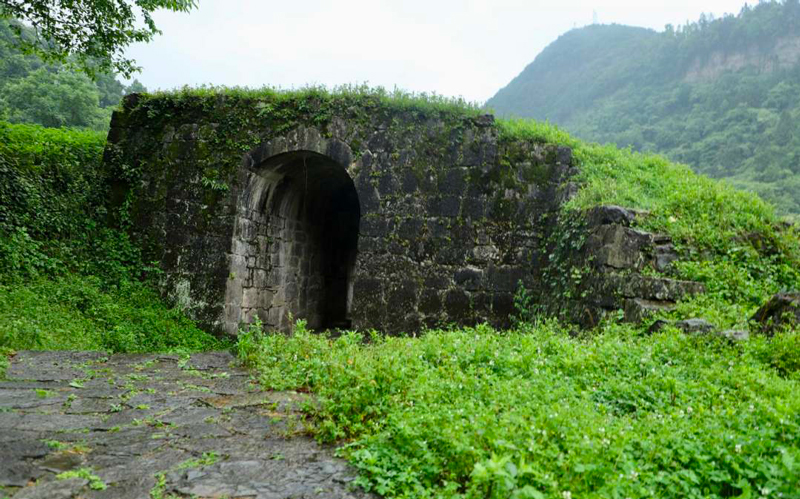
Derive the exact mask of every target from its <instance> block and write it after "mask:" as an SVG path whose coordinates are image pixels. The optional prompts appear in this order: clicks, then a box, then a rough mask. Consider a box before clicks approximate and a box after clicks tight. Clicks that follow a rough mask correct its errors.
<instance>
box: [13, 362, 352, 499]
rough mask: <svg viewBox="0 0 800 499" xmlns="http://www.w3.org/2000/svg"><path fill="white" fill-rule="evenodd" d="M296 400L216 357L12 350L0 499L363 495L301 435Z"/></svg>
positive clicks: (347, 473)
mask: <svg viewBox="0 0 800 499" xmlns="http://www.w3.org/2000/svg"><path fill="white" fill-rule="evenodd" d="M303 403H309V401H308V400H305V399H304V397H303V396H302V394H297V393H293V392H289V393H285V392H282V393H277V392H264V391H261V390H259V389H258V388H257V387H256V386H255V385H253V384H252V383H251V382H250V379H249V376H248V373H247V372H246V371H244V370H242V369H240V368H237V367H235V362H234V358H233V357H232V356H231V355H230V354H228V353H224V352H213V353H203V354H195V355H192V356H191V357H184V358H182V357H180V356H176V355H158V354H147V355H112V356H107V355H104V354H102V353H97V352H19V353H18V354H17V355H16V356H14V357H13V359H12V362H11V366H10V368H9V369H8V372H7V373H6V380H4V381H0V498H5V497H13V498H14V499H31V498H47V499H61V498H64V499H67V498H73V497H75V498H78V497H80V498H87V499H89V498H115V499H125V498H151V497H152V498H167V497H198V498H230V499H233V498H270V499H272V498H311V497H315V498H316V497H325V498H361V497H367V496H366V495H365V494H363V493H362V492H360V491H354V490H353V487H352V484H351V483H350V482H351V481H352V480H353V478H354V473H353V472H352V470H351V469H350V468H348V466H347V465H346V464H345V463H344V462H342V461H341V460H339V459H336V458H334V457H332V453H331V450H330V449H325V448H321V447H319V446H318V445H316V444H315V443H314V441H313V440H311V439H309V438H308V437H305V436H302V435H299V434H300V433H302V428H303V422H302V419H301V418H300V415H299V412H298V409H299V407H300V406H301V405H302V404H303ZM298 435H299V436H298ZM69 471H71V472H72V474H73V475H78V476H77V477H72V478H70V474H68V475H67V476H66V477H65V476H61V477H59V476H58V475H59V474H62V473H64V472H69ZM103 486H105V488H104V489H103V488H102V487H103Z"/></svg>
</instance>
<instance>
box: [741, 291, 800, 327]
mask: <svg viewBox="0 0 800 499" xmlns="http://www.w3.org/2000/svg"><path fill="white" fill-rule="evenodd" d="M751 320H752V321H754V322H755V323H756V327H757V328H758V329H759V331H760V332H762V333H764V334H768V335H770V336H771V335H773V334H775V332H777V331H780V330H781V329H782V328H785V327H796V326H798V325H800V292H796V291H795V292H790V293H778V294H776V295H774V296H773V297H772V298H770V300H769V301H768V302H767V303H765V304H764V305H763V306H762V307H761V308H759V309H758V311H756V313H755V314H754V315H753V317H752V319H751Z"/></svg>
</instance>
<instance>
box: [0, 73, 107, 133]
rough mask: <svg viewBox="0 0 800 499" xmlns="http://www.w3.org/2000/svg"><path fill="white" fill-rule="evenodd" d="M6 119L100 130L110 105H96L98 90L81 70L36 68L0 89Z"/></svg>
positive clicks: (104, 125)
mask: <svg viewBox="0 0 800 499" xmlns="http://www.w3.org/2000/svg"><path fill="white" fill-rule="evenodd" d="M3 94H4V95H3V100H4V104H5V107H6V111H5V113H6V114H7V115H8V119H9V121H12V122H16V123H39V124H41V125H44V126H47V127H63V126H71V127H83V128H94V129H96V130H102V129H104V128H105V127H106V126H107V120H108V118H109V114H110V108H109V109H108V110H104V109H101V108H100V105H99V100H100V93H99V92H98V90H97V87H96V86H95V85H94V84H93V83H92V81H91V80H90V79H89V78H88V77H87V76H86V75H85V74H82V73H77V72H73V71H69V70H67V69H61V70H57V71H51V70H48V69H46V68H39V69H37V70H36V71H33V72H32V73H30V74H28V76H26V77H25V78H22V79H21V80H19V81H16V82H14V83H10V84H8V85H7V86H6V87H5V88H4V91H3Z"/></svg>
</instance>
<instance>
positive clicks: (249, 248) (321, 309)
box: [225, 130, 361, 333]
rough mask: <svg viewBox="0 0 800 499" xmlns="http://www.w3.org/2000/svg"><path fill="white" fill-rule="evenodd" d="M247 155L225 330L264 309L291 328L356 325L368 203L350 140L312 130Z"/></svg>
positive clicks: (268, 317) (264, 316)
mask: <svg viewBox="0 0 800 499" xmlns="http://www.w3.org/2000/svg"><path fill="white" fill-rule="evenodd" d="M300 142H301V143H299V144H297V143H296V144H294V145H293V150H291V151H284V149H285V144H286V143H287V142H286V139H285V138H281V139H278V140H274V141H271V142H269V143H267V144H264V145H263V146H261V147H258V148H256V149H255V150H253V151H251V152H250V153H249V154H248V155H246V156H245V160H244V162H245V168H243V170H242V172H243V176H244V178H243V179H242V182H241V185H242V188H241V191H240V192H239V195H238V200H237V203H236V219H235V229H234V233H233V239H232V242H231V252H230V276H229V279H228V282H227V286H226V289H225V330H226V331H228V332H230V333H235V332H236V330H237V328H238V327H239V325H240V323H242V322H245V323H249V322H252V321H253V320H254V319H255V317H256V316H258V317H259V318H260V319H261V321H262V322H263V323H264V324H266V325H268V326H269V327H273V328H277V329H286V328H288V327H289V325H290V322H291V320H292V319H305V320H307V321H308V324H309V326H310V327H312V328H315V329H324V328H329V327H350V325H351V320H350V311H351V307H352V293H353V281H352V278H353V271H354V267H355V263H356V252H357V245H358V230H359V222H360V219H361V207H360V205H359V201H358V193H357V192H356V189H355V185H354V184H353V180H352V179H351V178H350V176H349V174H348V173H347V167H349V166H350V165H349V162H350V158H351V154H350V148H349V147H347V145H346V144H344V143H342V142H340V141H330V142H329V141H325V140H322V139H321V137H320V135H319V133H318V132H317V131H316V130H306V131H305V133H304V134H302V138H301V141H300Z"/></svg>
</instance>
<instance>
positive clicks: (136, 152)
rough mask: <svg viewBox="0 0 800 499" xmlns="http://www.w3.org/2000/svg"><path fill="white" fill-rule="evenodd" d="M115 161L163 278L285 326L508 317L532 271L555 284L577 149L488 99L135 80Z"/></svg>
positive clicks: (195, 305)
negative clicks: (488, 108)
mask: <svg viewBox="0 0 800 499" xmlns="http://www.w3.org/2000/svg"><path fill="white" fill-rule="evenodd" d="M106 162H107V163H108V164H109V165H111V166H112V167H113V168H115V169H116V170H117V171H118V177H119V178H120V179H122V180H121V182H120V185H119V186H118V188H117V189H116V192H117V193H118V194H119V196H118V199H117V200H116V202H117V203H118V204H120V205H123V206H127V208H128V210H127V212H128V214H129V216H130V220H129V221H130V223H131V224H130V227H131V233H132V235H133V236H134V237H136V238H140V239H141V240H142V242H143V244H144V246H145V248H146V252H147V257H148V258H150V259H152V260H154V261H158V262H160V265H161V268H162V270H163V278H162V288H163V290H164V292H165V293H166V294H168V295H169V296H171V297H172V299H173V300H174V301H175V302H177V303H179V304H180V305H181V306H182V307H184V308H185V309H186V310H187V311H189V313H190V315H191V316H192V317H193V318H195V319H197V320H198V321H199V322H200V323H201V324H202V325H204V326H205V327H206V328H208V329H210V330H214V331H220V332H222V331H224V332H228V333H234V332H235V331H236V330H237V328H238V327H239V326H240V324H241V323H247V322H250V321H252V320H254V319H255V317H256V316H258V317H260V318H261V320H262V321H263V322H264V323H265V324H266V325H267V326H268V327H270V328H273V329H278V330H286V329H287V328H289V327H290V323H291V321H292V320H294V319H300V318H302V319H306V320H307V321H308V322H309V325H310V326H311V327H314V328H325V327H355V328H360V329H369V328H375V329H378V330H381V331H385V332H413V331H416V330H419V329H421V328H423V327H425V326H436V325H440V324H443V323H451V322H452V323H458V324H471V323H477V322H484V321H485V322H489V323H491V324H493V325H496V326H505V325H507V324H508V320H509V314H510V313H512V312H513V301H514V294H515V292H516V291H517V288H518V285H519V283H521V284H522V285H523V286H524V287H525V288H526V289H528V290H529V291H530V292H531V293H532V294H534V295H538V296H539V297H540V299H542V300H545V301H546V300H548V299H550V301H551V302H553V301H558V300H554V299H553V298H554V296H549V297H548V296H547V294H548V293H551V292H552V289H553V287H552V286H545V285H544V283H543V281H542V280H543V279H544V278H545V276H546V272H544V269H545V268H547V266H548V265H549V262H551V261H552V257H551V255H548V254H546V253H547V252H548V251H550V250H548V240H549V239H548V238H549V237H550V233H549V232H550V231H551V230H552V229H553V227H554V220H555V219H556V218H557V217H556V215H557V213H558V210H559V207H560V205H561V203H562V202H563V200H564V199H565V197H566V196H568V195H569V194H570V193H571V192H573V191H574V186H573V185H572V184H570V183H569V182H568V179H569V177H570V176H572V175H574V174H575V172H576V170H575V168H574V167H573V165H572V159H571V152H570V150H569V149H566V148H563V147H557V146H555V145H551V144H543V143H538V142H535V141H521V140H516V139H510V138H507V137H504V136H503V134H501V133H500V130H499V128H498V127H497V125H496V124H495V123H494V119H493V118H492V117H491V116H481V115H478V114H477V113H472V114H470V113H464V112H449V111H448V110H446V109H438V108H431V109H427V108H414V107H405V108H404V107H402V106H391V105H386V104H385V102H382V101H381V100H380V99H377V98H376V99H370V98H363V97H362V98H361V99H347V98H339V99H338V100H336V99H334V100H331V99H325V98H319V99H315V98H314V97H313V96H311V97H309V96H306V97H298V98H294V99H292V98H285V97H284V98H281V97H269V96H265V97H261V98H254V97H241V96H240V97H236V96H231V95H224V94H213V93H209V94H198V95H194V94H185V95H183V94H177V95H166V96H137V95H134V96H131V97H129V98H128V99H127V100H126V101H125V104H124V109H123V110H121V111H118V112H116V113H115V114H114V117H113V120H112V125H111V131H110V133H109V145H108V147H107V150H106ZM634 270H635V269H634ZM584 301H585V300H584ZM570 303H571V305H570V306H571V307H573V308H575V307H577V308H578V309H580V307H581V306H582V305H581V304H582V303H583V301H581V300H580V299H579V300H578V301H577V302H576V301H575V300H572V302H570ZM576 303H577V305H576ZM617 305H618V304H617V303H616V302H615V303H614V306H617ZM592 306H594V305H592Z"/></svg>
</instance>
